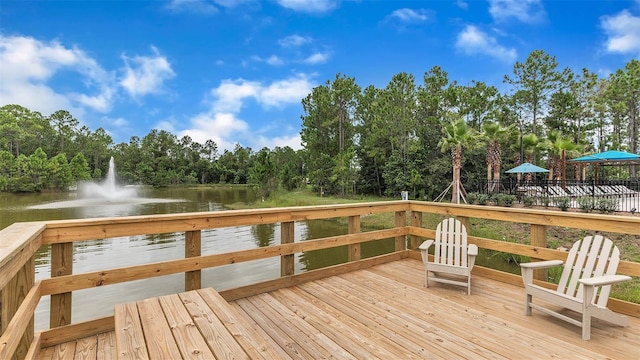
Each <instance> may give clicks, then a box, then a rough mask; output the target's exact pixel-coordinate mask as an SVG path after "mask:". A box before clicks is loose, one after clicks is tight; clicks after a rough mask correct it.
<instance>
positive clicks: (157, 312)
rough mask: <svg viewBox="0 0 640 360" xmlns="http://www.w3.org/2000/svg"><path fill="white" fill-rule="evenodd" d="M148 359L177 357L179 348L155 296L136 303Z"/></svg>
mask: <svg viewBox="0 0 640 360" xmlns="http://www.w3.org/2000/svg"><path fill="white" fill-rule="evenodd" d="M136 305H137V306H138V312H139V313H140V319H141V324H142V328H143V331H144V338H145V341H146V345H147V351H148V352H149V358H150V359H179V358H180V357H181V355H180V350H178V346H177V345H176V343H175V341H174V340H173V333H172V332H171V329H170V328H169V324H167V319H166V318H165V317H164V313H163V311H162V307H161V306H160V302H159V301H158V299H157V298H151V299H145V300H141V301H138V302H137V303H136Z"/></svg>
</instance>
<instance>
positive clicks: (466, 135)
mask: <svg viewBox="0 0 640 360" xmlns="http://www.w3.org/2000/svg"><path fill="white" fill-rule="evenodd" d="M452 115H454V116H455V117H456V118H457V119H455V120H452V121H451V122H450V123H449V124H447V125H445V126H444V128H443V129H442V130H443V132H444V136H443V137H442V138H441V139H440V141H439V142H438V146H439V147H440V150H442V152H445V151H448V150H451V158H452V165H453V181H452V182H451V185H450V187H452V195H451V202H453V203H455V204H459V203H460V189H461V188H462V185H461V184H460V169H461V168H462V149H463V148H465V147H469V146H471V145H472V144H473V140H474V139H475V138H476V137H475V133H474V131H473V129H471V128H469V127H468V126H467V123H466V122H465V121H464V119H463V118H462V117H460V116H458V115H457V114H452ZM462 189H463V188H462ZM465 202H466V201H465Z"/></svg>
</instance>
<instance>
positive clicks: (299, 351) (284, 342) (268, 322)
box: [235, 298, 313, 359]
mask: <svg viewBox="0 0 640 360" xmlns="http://www.w3.org/2000/svg"><path fill="white" fill-rule="evenodd" d="M235 303H236V304H238V305H239V306H240V308H241V309H242V310H243V311H244V312H246V313H247V314H248V315H249V316H250V317H251V318H252V319H253V320H254V321H255V322H256V324H258V325H259V326H260V328H261V329H262V330H263V331H264V332H265V333H266V334H267V336H269V337H270V338H271V339H273V340H274V341H275V343H276V344H278V346H280V348H281V349H282V350H284V351H285V352H286V353H287V354H288V355H289V356H290V357H291V358H292V359H313V357H312V356H311V355H310V354H309V353H307V352H306V350H305V349H304V346H301V345H300V344H298V343H296V342H295V340H293V339H291V338H290V337H289V336H288V335H287V334H286V333H285V332H284V331H282V330H281V329H280V327H278V326H277V325H276V324H275V323H274V321H277V319H270V318H269V317H268V316H266V315H265V314H263V312H262V311H261V309H259V308H257V307H256V306H255V305H254V304H253V302H251V301H250V298H244V299H238V300H236V301H235Z"/></svg>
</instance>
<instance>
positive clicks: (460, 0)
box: [456, 0, 469, 10]
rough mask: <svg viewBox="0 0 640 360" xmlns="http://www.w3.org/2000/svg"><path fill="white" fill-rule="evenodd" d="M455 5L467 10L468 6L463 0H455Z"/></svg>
mask: <svg viewBox="0 0 640 360" xmlns="http://www.w3.org/2000/svg"><path fill="white" fill-rule="evenodd" d="M456 5H457V6H458V7H459V8H460V9H462V10H467V9H468V8H469V4H467V2H466V1H463V0H456Z"/></svg>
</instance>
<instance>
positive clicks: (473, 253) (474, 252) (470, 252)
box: [467, 244, 478, 256]
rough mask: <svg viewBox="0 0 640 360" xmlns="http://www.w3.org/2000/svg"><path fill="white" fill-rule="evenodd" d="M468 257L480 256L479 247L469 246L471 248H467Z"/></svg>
mask: <svg viewBox="0 0 640 360" xmlns="http://www.w3.org/2000/svg"><path fill="white" fill-rule="evenodd" d="M467 255H469V256H476V255H478V245H476V244H471V245H469V247H467Z"/></svg>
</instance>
